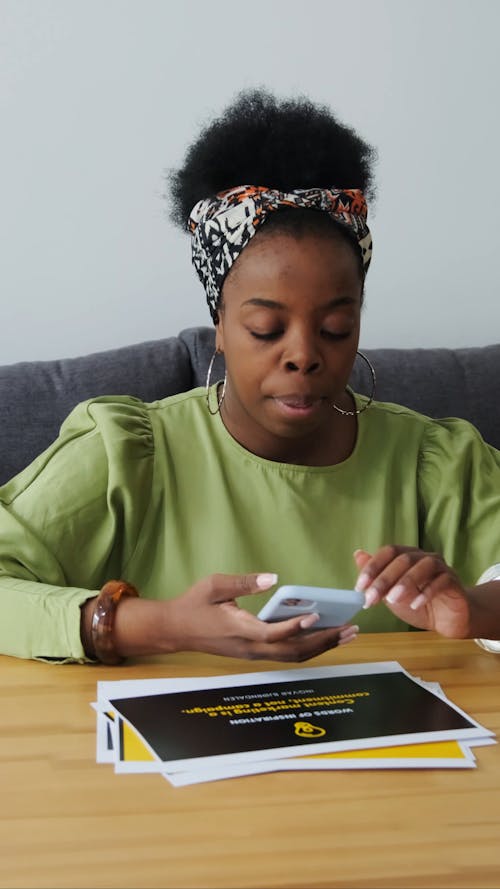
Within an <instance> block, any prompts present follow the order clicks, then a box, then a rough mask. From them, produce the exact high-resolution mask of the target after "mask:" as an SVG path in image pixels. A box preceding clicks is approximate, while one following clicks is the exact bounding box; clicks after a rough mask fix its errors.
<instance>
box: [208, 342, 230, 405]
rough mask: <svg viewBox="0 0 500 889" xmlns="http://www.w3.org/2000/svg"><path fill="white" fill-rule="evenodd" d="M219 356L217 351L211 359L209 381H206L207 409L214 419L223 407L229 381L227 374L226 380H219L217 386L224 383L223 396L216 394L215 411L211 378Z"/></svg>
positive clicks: (225, 375)
mask: <svg viewBox="0 0 500 889" xmlns="http://www.w3.org/2000/svg"><path fill="white" fill-rule="evenodd" d="M218 354H219V350H218V349H216V350H215V352H214V354H213V355H212V358H211V359H210V364H209V365H208V371H207V381H206V383H205V398H206V400H207V408H208V412H209V414H212V417H215V415H216V414H218V413H219V411H220V409H221V407H222V402H223V401H224V396H225V394H226V380H227V374H226V373H225V374H224V380H219V381H218V383H217V386H218V385H219V383H221V382H222V384H223V385H222V395H221V397H220V398H219V395H218V393H216V397H217V410H215V411H213V410H212V408H211V407H210V377H211V375H212V368H213V366H214V361H215V359H216V357H217V355H218Z"/></svg>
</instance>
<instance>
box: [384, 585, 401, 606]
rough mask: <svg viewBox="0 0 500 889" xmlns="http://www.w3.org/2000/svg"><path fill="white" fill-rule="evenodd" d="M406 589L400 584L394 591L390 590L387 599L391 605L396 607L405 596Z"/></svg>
mask: <svg viewBox="0 0 500 889" xmlns="http://www.w3.org/2000/svg"><path fill="white" fill-rule="evenodd" d="M404 593H405V588H404V586H403V584H401V583H398V584H396V586H393V588H392V590H389V592H388V593H387V596H386V597H385V598H386V599H387V601H388V602H390V603H391V605H394V604H395V603H396V602H399V600H400V599H402V597H403V596H404Z"/></svg>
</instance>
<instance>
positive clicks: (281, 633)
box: [115, 574, 358, 662]
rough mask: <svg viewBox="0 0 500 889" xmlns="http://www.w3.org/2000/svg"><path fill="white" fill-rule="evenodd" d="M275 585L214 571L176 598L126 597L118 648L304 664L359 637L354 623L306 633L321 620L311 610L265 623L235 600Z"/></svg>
mask: <svg viewBox="0 0 500 889" xmlns="http://www.w3.org/2000/svg"><path fill="white" fill-rule="evenodd" d="M275 583H276V575H273V574H236V575H230V574H212V575H211V576H209V577H204V578H203V579H202V580H199V581H198V582H197V583H195V584H193V586H192V587H190V588H189V589H188V590H187V591H186V592H185V593H183V595H181V596H178V597H177V598H175V599H170V600H167V601H161V602H158V601H153V600H151V599H150V600H147V599H124V600H122V602H121V603H120V606H119V608H118V609H117V612H116V622H115V639H116V645H117V649H118V650H119V652H120V653H121V654H123V655H125V656H129V655H135V654H153V653H154V654H157V653H168V652H174V651H200V652H206V653H209V654H219V655H226V656H228V657H235V658H247V659H250V660H257V659H263V660H264V659H266V660H272V661H295V662H300V661H306V660H308V659H309V658H312V657H316V656H317V655H319V654H322V653H323V652H325V651H328V650H329V649H331V648H335V647H336V646H337V645H342V644H345V643H346V642H350V641H351V640H352V639H355V638H356V636H357V632H358V628H357V627H354V626H350V625H345V626H343V627H330V628H328V629H324V630H323V629H322V630H316V631H315V632H313V633H312V632H308V630H310V629H311V628H312V627H313V626H314V623H316V620H317V618H316V616H315V615H312V614H307V615H304V616H302V617H301V616H300V615H299V616H297V617H293V618H290V620H285V621H280V622H279V623H266V622H265V621H261V620H259V618H257V617H255V616H254V615H253V614H250V613H249V612H248V611H246V610H245V609H244V608H240V607H239V606H238V604H237V602H236V601H235V600H236V598H237V597H239V596H248V595H251V594H252V593H262V591H263V590H266V589H270V588H271V587H272V586H273V585H274V584H275Z"/></svg>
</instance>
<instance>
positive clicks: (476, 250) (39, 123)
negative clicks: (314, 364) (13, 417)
mask: <svg viewBox="0 0 500 889" xmlns="http://www.w3.org/2000/svg"><path fill="white" fill-rule="evenodd" d="M499 31H500V3H499V2H498V0H418V2H416V0H415V2H413V0H412V2H409V0H358V2H356V3H354V2H349V0H307V2H304V0H248V2H246V3H239V2H236V0H210V2H206V0H190V2H180V0H175V2H174V0H0V55H1V58H0V66H1V68H0V121H1V123H0V126H1V137H0V242H1V245H2V247H1V252H2V256H1V262H0V308H1V319H2V337H1V343H2V347H1V356H0V363H9V362H14V361H19V360H27V359H28V360H29V359H32V358H56V357H64V356H72V355H78V354H84V353H88V352H93V351H97V350H102V349H106V348H111V347H116V346H120V345H124V344H127V343H132V342H138V341H141V340H145V339H155V338H159V337H162V336H168V335H171V334H174V333H177V332H178V331H179V330H180V329H181V328H182V327H184V326H189V325H195V324H205V323H206V324H209V323H210V320H209V315H208V311H207V309H206V306H205V302H204V295H203V292H202V290H201V285H200V284H199V283H198V281H197V279H196V277H195V275H194V272H193V270H192V268H191V264H190V254H189V242H188V238H187V237H186V236H183V235H182V234H181V233H180V232H178V231H177V230H176V229H175V228H174V227H173V225H172V224H171V223H170V222H169V220H168V218H167V210H166V207H165V202H164V200H163V198H162V192H163V190H164V178H163V177H164V172H165V170H166V169H167V168H168V167H171V166H175V165H176V164H178V163H179V162H180V160H181V158H182V156H183V153H184V149H185V148H186V146H187V145H188V143H189V142H190V141H191V139H192V138H193V137H194V135H195V134H196V133H197V130H198V127H199V126H200V124H202V123H204V122H206V121H207V120H208V119H209V118H210V117H211V115H212V114H213V113H214V112H217V111H219V110H220V109H221V108H222V107H224V105H225V104H226V103H227V102H228V101H229V100H230V99H231V98H232V97H233V96H234V94H235V93H236V91H237V90H239V89H240V88H242V87H247V86H253V85H264V86H266V87H268V88H271V89H272V90H273V91H275V92H277V93H278V94H280V95H288V94H293V93H296V92H301V93H306V94H308V95H309V96H310V97H311V98H313V99H315V100H318V101H321V102H326V103H328V104H329V105H331V106H332V107H333V108H334V109H335V110H336V112H337V113H338V115H339V116H340V118H341V119H343V120H344V121H345V122H346V123H348V124H350V125H352V126H354V127H356V128H357V129H358V130H359V132H360V134H361V135H362V136H364V137H365V138H366V139H368V141H371V142H372V143H373V144H375V145H376V146H377V147H378V150H379V156H380V160H379V164H378V183H379V196H378V200H377V204H376V206H375V207H373V208H372V210H371V224H372V231H373V236H374V242H375V252H374V259H373V263H372V268H371V270H370V273H369V278H368V282H367V305H366V310H365V317H364V330H363V334H362V344H363V345H364V346H369V347H371V346H413V345H422V346H426V345H444V346H457V345H469V344H470V345H480V344H483V343H488V342H496V341H500V299H499V295H500V294H499V290H500V288H499V276H500V272H499V266H498V261H497V250H498V241H499V237H498V234H499V225H498V212H499V207H500V175H499V174H498V169H497V168H498V156H499V154H500V114H499V101H498V86H499V82H500V53H499V51H498V34H499Z"/></svg>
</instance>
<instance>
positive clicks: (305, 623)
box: [299, 611, 319, 630]
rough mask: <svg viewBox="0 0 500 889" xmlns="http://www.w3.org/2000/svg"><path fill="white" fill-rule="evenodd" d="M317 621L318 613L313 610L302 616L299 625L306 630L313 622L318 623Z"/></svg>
mask: <svg viewBox="0 0 500 889" xmlns="http://www.w3.org/2000/svg"><path fill="white" fill-rule="evenodd" d="M318 621H319V614H316V612H315V611H313V613H312V614H306V616H305V617H303V618H302V620H301V621H300V624H299V626H301V627H302V629H303V630H308V629H309V627H313V626H314V624H317V623H318Z"/></svg>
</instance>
